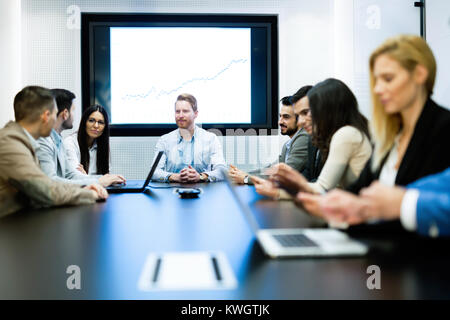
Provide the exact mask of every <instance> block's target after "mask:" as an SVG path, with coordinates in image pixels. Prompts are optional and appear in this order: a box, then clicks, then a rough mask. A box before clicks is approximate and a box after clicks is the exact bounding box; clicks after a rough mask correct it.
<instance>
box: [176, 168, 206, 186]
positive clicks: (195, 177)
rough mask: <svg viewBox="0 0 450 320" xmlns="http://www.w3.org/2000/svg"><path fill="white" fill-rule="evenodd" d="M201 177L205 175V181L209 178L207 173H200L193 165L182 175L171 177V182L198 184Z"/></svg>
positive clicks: (177, 174)
mask: <svg viewBox="0 0 450 320" xmlns="http://www.w3.org/2000/svg"><path fill="white" fill-rule="evenodd" d="M201 175H204V179H206V178H207V177H208V175H207V174H206V173H202V174H200V173H198V172H197V170H195V169H194V168H193V167H192V166H191V165H189V166H187V167H186V168H184V169H183V170H181V171H180V173H174V174H172V175H170V177H169V181H170V182H181V183H196V182H199V181H200V180H201Z"/></svg>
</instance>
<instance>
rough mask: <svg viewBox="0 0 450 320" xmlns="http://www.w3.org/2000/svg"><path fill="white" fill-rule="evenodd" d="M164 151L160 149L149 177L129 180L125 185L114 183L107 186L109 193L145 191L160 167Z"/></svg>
mask: <svg viewBox="0 0 450 320" xmlns="http://www.w3.org/2000/svg"><path fill="white" fill-rule="evenodd" d="M163 153H164V151H159V152H158V155H157V156H156V159H155V161H154V162H153V165H152V167H151V169H150V172H149V173H148V176H147V179H146V180H145V181H143V180H128V181H127V183H126V184H123V185H115V186H114V185H112V186H109V187H107V188H106V190H107V191H108V193H141V192H144V190H145V188H146V187H147V185H148V184H149V182H150V179H151V178H152V176H153V173H154V172H155V170H156V168H157V167H158V163H159V160H161V157H162V155H163Z"/></svg>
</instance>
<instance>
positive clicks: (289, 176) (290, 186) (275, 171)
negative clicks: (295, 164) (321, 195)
mask: <svg viewBox="0 0 450 320" xmlns="http://www.w3.org/2000/svg"><path fill="white" fill-rule="evenodd" d="M266 173H267V174H269V175H270V180H271V181H273V182H276V183H278V185H279V186H280V187H282V188H283V189H286V190H287V191H288V192H289V193H291V194H296V193H298V192H299V191H303V192H310V193H313V190H312V189H311V188H310V187H309V185H308V180H306V178H305V177H304V176H303V175H302V174H301V173H299V172H298V171H297V170H295V169H293V168H291V167H290V166H288V165H287V164H285V163H279V164H277V165H274V166H273V167H271V168H269V169H267V170H266Z"/></svg>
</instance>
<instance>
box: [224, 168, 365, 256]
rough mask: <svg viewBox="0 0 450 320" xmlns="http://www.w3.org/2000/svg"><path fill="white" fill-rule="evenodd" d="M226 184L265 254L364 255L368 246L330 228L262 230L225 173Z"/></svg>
mask: <svg viewBox="0 0 450 320" xmlns="http://www.w3.org/2000/svg"><path fill="white" fill-rule="evenodd" d="M224 176H225V180H226V183H227V185H228V187H229V189H230V191H231V193H232V194H233V197H234V198H235V199H236V201H237V203H238V205H239V207H240V208H241V211H242V212H243V213H244V216H245V219H246V220H247V222H248V223H249V225H250V228H251V229H252V231H253V233H254V234H255V235H256V239H257V240H258V242H259V244H260V245H261V247H262V249H263V251H264V253H265V254H267V255H268V256H270V257H272V258H279V257H336V256H362V255H364V254H366V253H367V251H368V248H367V246H366V245H364V244H362V243H360V242H358V241H356V240H353V239H351V238H350V237H349V236H348V235H347V234H346V233H344V232H341V231H338V230H335V229H326V228H321V229H320V228H317V229H316V228H314V229H310V228H292V229H261V228H260V227H259V225H258V222H257V221H256V219H255V217H254V216H253V213H252V211H251V209H250V207H249V206H248V204H246V203H244V201H242V199H241V198H240V197H239V195H238V192H237V190H236V187H234V186H233V184H232V183H231V182H230V180H229V178H228V175H227V174H225V173H224Z"/></svg>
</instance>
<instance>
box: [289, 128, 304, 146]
mask: <svg viewBox="0 0 450 320" xmlns="http://www.w3.org/2000/svg"><path fill="white" fill-rule="evenodd" d="M302 130H303V128H301V129H300V130H297V132H296V133H295V134H294V135H293V136H292V138H290V139H289V140H288V142H287V143H286V147H288V148H289V147H290V146H291V144H292V141H294V139H295V137H296V136H298V135H299V134H300V131H302Z"/></svg>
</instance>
